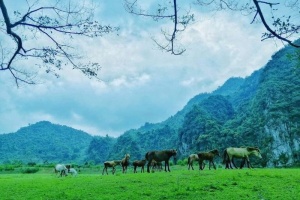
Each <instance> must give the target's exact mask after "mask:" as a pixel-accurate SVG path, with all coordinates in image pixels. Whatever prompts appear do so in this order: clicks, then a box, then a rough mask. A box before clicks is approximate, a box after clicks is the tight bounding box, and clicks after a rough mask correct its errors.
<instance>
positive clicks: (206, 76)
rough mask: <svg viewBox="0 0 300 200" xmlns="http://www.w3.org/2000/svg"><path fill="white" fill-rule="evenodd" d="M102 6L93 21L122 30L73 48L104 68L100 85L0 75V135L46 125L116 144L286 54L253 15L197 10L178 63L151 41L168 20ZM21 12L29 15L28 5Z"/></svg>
mask: <svg viewBox="0 0 300 200" xmlns="http://www.w3.org/2000/svg"><path fill="white" fill-rule="evenodd" d="M45 2H47V1H45ZM86 2H88V1H87V0H86ZM120 2H121V3H120ZM147 2H148V3H149V4H148V5H146V4H145V5H144V6H146V7H149V6H151V5H150V4H151V2H153V1H147ZM97 3H98V4H97V5H98V7H97V9H96V13H95V18H96V19H98V20H99V21H101V22H102V21H103V23H104V24H105V23H106V24H111V25H116V26H119V27H120V31H119V32H118V34H114V33H113V34H109V35H106V36H103V37H99V38H93V39H82V40H76V41H75V44H74V45H75V46H76V48H78V51H79V52H80V53H81V54H82V55H83V57H84V58H83V59H84V60H88V61H94V62H98V63H99V64H100V65H101V67H102V68H101V71H100V73H99V78H100V79H101V81H97V80H94V79H89V78H87V77H85V76H84V75H82V74H81V73H80V72H78V71H76V70H72V69H71V68H70V67H69V68H68V67H67V68H65V69H63V70H61V71H60V78H55V77H53V76H51V75H48V74H42V73H41V74H40V77H39V78H40V80H42V81H41V83H39V84H36V85H26V84H21V85H20V87H17V86H16V85H15V83H14V81H13V80H12V77H11V76H10V74H9V73H5V72H0V84H1V86H0V87H1V92H0V99H1V107H0V118H1V120H0V134H2V133H12V132H16V131H17V130H18V129H19V128H21V127H24V126H28V125H29V124H34V123H36V122H39V121H43V120H47V121H50V122H52V123H54V124H61V125H66V126H70V127H73V128H76V129H79V130H83V131H85V132H87V133H89V134H92V135H99V136H105V135H109V136H112V137H118V136H119V135H121V134H123V133H124V132H125V131H127V130H130V129H136V128H139V127H140V126H142V125H144V124H145V123H146V122H149V123H158V122H161V121H164V120H166V119H167V118H168V117H170V116H172V115H175V114H176V112H177V111H179V110H181V109H182V108H183V107H184V106H185V105H186V103H187V102H188V101H189V99H191V98H192V97H194V96H195V95H197V94H199V93H203V92H212V91H213V90H215V89H217V88H218V87H219V86H221V85H222V84H223V83H224V82H225V81H226V80H227V79H229V78H230V77H246V76H249V75H251V73H252V72H254V71H255V70H257V69H260V68H261V67H263V66H264V65H265V64H266V63H267V62H268V60H270V58H271V55H272V54H273V53H274V52H276V51H277V50H278V49H280V48H281V47H282V44H281V43H280V42H278V41H277V42H276V41H273V40H269V41H263V42H262V41H261V39H260V38H261V34H262V32H264V29H263V27H262V26H261V24H252V25H250V22H251V18H250V17H249V16H248V17H247V16H243V15H241V14H240V13H232V12H231V13H230V12H218V13H214V14H213V13H210V12H200V11H199V10H197V8H196V7H193V9H192V11H193V12H194V13H195V19H196V20H195V22H193V24H192V25H190V26H189V27H188V28H187V30H186V31H185V32H184V33H183V34H182V35H181V43H182V44H183V45H184V46H185V48H186V49H187V50H186V52H185V53H184V54H183V55H181V56H174V55H171V54H169V53H167V52H163V51H161V50H159V49H158V48H157V46H156V45H155V43H154V42H153V41H152V40H151V37H157V38H159V37H161V35H160V28H161V27H168V26H170V24H169V23H168V22H167V21H163V22H153V21H152V20H151V19H148V18H144V17H137V16H133V15H131V14H129V13H127V12H126V11H125V9H124V7H123V4H122V1H120V0H110V1H104V0H102V1H97ZM19 6H20V7H19V9H20V10H22V9H23V10H24V9H26V4H22V3H20V4H19ZM187 6H188V5H187ZM15 8H16V7H15V5H13V4H12V3H11V2H9V4H8V5H7V9H8V11H9V12H13V11H12V10H14V9H15ZM0 39H1V36H0ZM2 42H5V41H2Z"/></svg>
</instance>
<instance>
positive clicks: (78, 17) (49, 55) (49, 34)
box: [0, 0, 119, 85]
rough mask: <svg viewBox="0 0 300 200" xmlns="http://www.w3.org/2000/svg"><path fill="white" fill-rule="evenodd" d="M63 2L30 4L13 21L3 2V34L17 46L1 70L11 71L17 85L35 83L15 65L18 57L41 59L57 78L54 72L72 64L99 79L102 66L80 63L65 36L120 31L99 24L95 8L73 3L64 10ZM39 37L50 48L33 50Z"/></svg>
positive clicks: (116, 28)
mask: <svg viewBox="0 0 300 200" xmlns="http://www.w3.org/2000/svg"><path fill="white" fill-rule="evenodd" d="M60 2H61V1H60V0H58V1H56V2H55V3H54V5H53V6H38V4H39V1H38V0H37V1H35V2H34V3H33V4H31V5H30V4H29V3H28V1H27V4H28V10H27V12H26V13H24V14H21V13H19V12H18V11H15V15H16V17H17V18H18V19H17V20H16V21H15V22H11V18H10V16H9V14H8V11H7V8H6V6H5V2H4V0H0V8H1V12H2V16H3V20H4V21H3V24H4V25H5V28H4V27H3V26H2V27H1V31H5V33H6V34H7V35H9V36H10V37H11V39H12V41H13V42H14V43H15V44H16V48H15V49H14V48H12V49H14V50H13V53H11V54H10V55H9V58H5V59H6V60H7V62H6V61H4V60H2V61H1V68H0V70H1V71H5V70H8V71H10V73H11V74H12V76H13V78H14V79H15V82H16V84H17V85H18V82H24V83H29V84H33V83H34V80H33V79H32V77H33V76H32V75H31V73H30V72H26V71H25V70H19V69H18V68H20V66H16V65H17V62H15V61H16V59H17V58H25V59H28V58H29V59H38V60H40V61H41V64H39V66H40V67H43V68H45V69H46V72H47V73H54V75H55V76H58V74H57V73H55V69H61V68H62V66H66V65H68V64H70V65H71V66H73V69H78V70H80V71H81V72H82V73H84V74H85V75H87V76H88V77H90V78H91V77H95V78H96V79H97V75H98V73H97V71H98V70H99V69H100V67H99V64H98V63H87V64H84V63H80V62H77V59H78V58H79V57H78V56H76V55H75V54H72V53H71V52H72V51H70V50H71V49H72V47H71V46H70V45H68V44H67V43H66V42H67V40H63V39H62V37H65V36H69V37H70V38H71V39H72V38H73V37H74V36H84V37H90V38H92V37H99V36H103V35H104V34H109V33H111V32H114V31H118V29H119V28H118V27H112V26H109V25H104V26H103V25H101V24H100V23H99V22H98V21H94V20H93V10H92V9H87V8H86V7H85V6H79V7H75V6H72V5H71V1H69V4H68V5H67V6H66V8H64V6H61V5H60V4H59V3H60ZM20 29H22V30H25V31H23V32H22V34H20V33H18V30H20ZM61 36H62V37H61ZM38 38H45V39H48V42H49V46H47V47H42V46H43V44H36V45H35V46H36V48H35V47H32V46H33V43H29V42H28V40H29V39H33V40H37V39H38ZM24 41H26V43H24ZM24 45H25V46H24ZM26 47H27V48H26ZM2 56H3V55H2ZM3 59H4V58H3Z"/></svg>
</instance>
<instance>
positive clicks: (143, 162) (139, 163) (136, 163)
mask: <svg viewBox="0 0 300 200" xmlns="http://www.w3.org/2000/svg"><path fill="white" fill-rule="evenodd" d="M146 162H147V160H145V159H144V160H135V161H134V162H133V163H132V165H133V173H137V171H136V168H137V167H141V173H143V172H144V167H145V165H146Z"/></svg>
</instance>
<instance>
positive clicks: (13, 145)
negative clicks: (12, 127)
mask: <svg viewBox="0 0 300 200" xmlns="http://www.w3.org/2000/svg"><path fill="white" fill-rule="evenodd" d="M92 139H93V137H92V136H91V135H89V134H87V133H85V132H83V131H79V130H76V129H73V128H70V127H67V126H61V125H56V124H52V123H50V122H47V121H41V122H38V123H36V124H32V125H29V126H27V127H23V128H21V129H20V130H18V131H17V132H16V133H10V134H1V135H0V155H1V157H0V161H2V162H4V163H5V162H13V161H22V162H37V163H42V162H46V161H47V162H82V161H83V160H85V159H86V154H87V150H88V147H89V145H90V143H91V141H92Z"/></svg>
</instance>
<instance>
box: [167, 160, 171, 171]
mask: <svg viewBox="0 0 300 200" xmlns="http://www.w3.org/2000/svg"><path fill="white" fill-rule="evenodd" d="M167 165H168V171H169V172H171V170H170V164H169V161H168V162H167Z"/></svg>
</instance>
